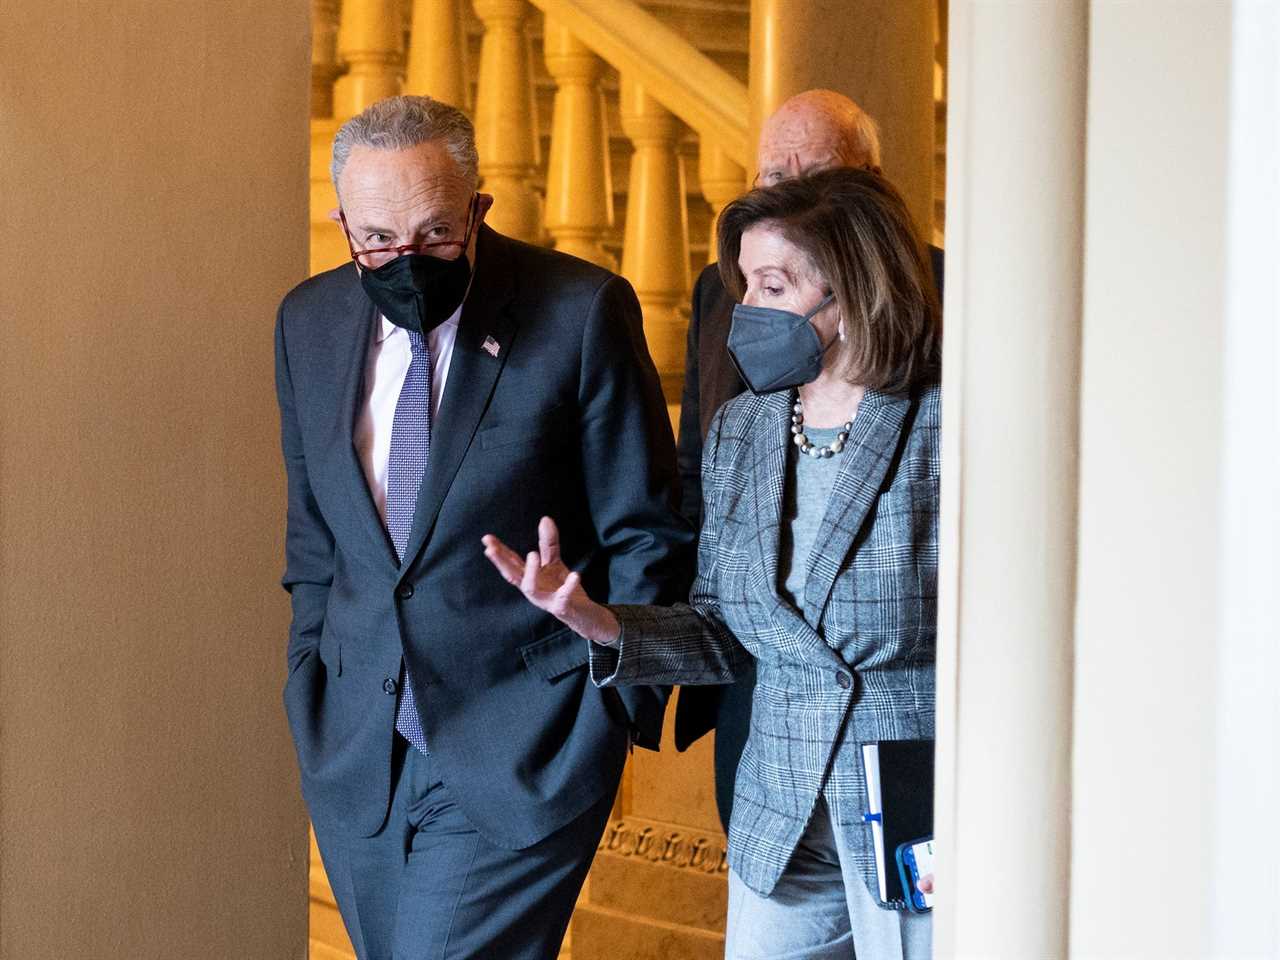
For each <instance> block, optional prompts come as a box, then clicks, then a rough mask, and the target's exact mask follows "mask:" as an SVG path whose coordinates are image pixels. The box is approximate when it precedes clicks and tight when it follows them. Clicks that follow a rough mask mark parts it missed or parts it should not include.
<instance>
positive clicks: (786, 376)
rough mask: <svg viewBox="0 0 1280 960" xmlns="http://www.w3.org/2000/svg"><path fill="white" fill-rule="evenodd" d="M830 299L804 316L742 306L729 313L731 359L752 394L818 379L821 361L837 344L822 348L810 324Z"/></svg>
mask: <svg viewBox="0 0 1280 960" xmlns="http://www.w3.org/2000/svg"><path fill="white" fill-rule="evenodd" d="M834 299H835V294H834V293H829V294H827V296H826V298H825V299H824V300H823V301H822V302H821V303H819V304H818V305H817V306H816V307H814V308H813V309H812V310H810V311H809V312H808V313H806V314H804V315H803V316H802V315H800V314H798V313H792V312H791V311H790V310H777V309H775V308H773V307H749V306H747V305H746V304H743V303H739V304H737V305H736V306H735V307H734V308H733V319H732V321H731V322H730V324H729V357H730V359H732V360H733V365H734V366H735V367H737V368H738V375H739V376H740V377H742V380H743V382H744V383H745V384H746V385H747V387H748V388H749V389H750V390H751V392H752V393H754V394H756V395H757V396H759V395H760V394H763V393H773V392H775V391H777V390H789V389H790V388H792V387H798V386H800V384H802V383H809V382H811V381H813V380H817V379H818V374H820V373H821V372H822V356H823V354H825V353H826V352H827V350H828V349H830V347H831V343H835V340H834V339H833V340H832V341H831V343H829V344H827V345H826V346H825V347H824V346H823V345H822V342H821V341H820V340H818V332H817V331H816V330H814V329H813V324H811V323H810V322H809V320H810V318H811V317H813V316H815V315H816V314H817V313H818V312H819V311H821V310H822V309H823V308H824V307H825V306H826V305H827V304H829V303H830V302H831V301H832V300H834Z"/></svg>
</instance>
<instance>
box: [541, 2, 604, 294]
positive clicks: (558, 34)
mask: <svg viewBox="0 0 1280 960" xmlns="http://www.w3.org/2000/svg"><path fill="white" fill-rule="evenodd" d="M542 46H543V50H544V52H545V55H546V61H547V70H548V72H550V74H551V76H553V77H554V78H555V80H556V102H555V113H554V116H553V119H552V124H551V157H550V160H549V163H548V167H547V231H548V232H549V233H550V234H551V235H552V236H553V237H555V241H556V249H557V250H562V251H564V252H565V253H571V254H573V255H574V256H575V257H581V258H582V259H583V260H589V261H591V262H592V263H598V264H600V266H602V267H606V268H607V269H609V270H616V269H617V261H616V260H614V258H613V256H612V255H611V254H610V253H609V252H608V251H607V250H605V249H604V247H603V246H602V245H601V244H602V242H603V240H604V239H605V237H606V236H607V235H608V232H609V227H610V226H611V225H612V223H613V182H612V179H611V177H610V172H609V133H608V130H607V129H606V121H605V112H604V92H603V91H602V90H601V89H600V76H601V74H602V73H603V72H604V63H603V61H601V60H600V58H599V57H597V56H596V55H595V54H594V53H592V52H591V50H590V49H589V48H588V47H587V46H586V44H584V43H583V42H582V41H581V40H579V39H578V38H577V37H575V36H574V35H573V34H571V33H570V32H569V31H568V30H567V29H565V28H564V27H563V26H561V25H560V24H559V23H556V22H554V21H553V20H552V19H551V18H549V17H548V18H547V20H546V24H545V26H544V27H543V31H542Z"/></svg>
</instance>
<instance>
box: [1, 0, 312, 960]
mask: <svg viewBox="0 0 1280 960" xmlns="http://www.w3.org/2000/svg"><path fill="white" fill-rule="evenodd" d="M4 20H5V23H6V28H5V29H4V30H3V31H0V114H2V116H3V119H2V121H0V193H2V194H3V197H2V200H0V209H2V210H3V214H0V220H2V221H3V233H4V237H5V241H6V243H5V247H6V256H5V257H4V258H3V260H0V337H2V339H0V343H2V344H3V346H2V347H0V643H2V644H3V650H2V653H0V671H2V672H0V931H2V933H0V958H3V960H18V958H21V960H41V958H59V960H67V958H116V957H121V958H123V957H129V958H150V957H156V958H161V957H163V958H173V957H210V958H212V957H217V958H224V957H225V958H233V957H234V958H242V957H243V958H267V957H270V958H289V957H300V956H302V955H303V950H304V945H305V941H306V886H305V883H306V864H307V849H306V825H305V819H304V815H303V811H302V807H301V804H300V802H299V799H298V793H297V784H296V774H295V772H294V763H293V759H292V752H291V750H290V747H289V743H288V738H287V734H286V730H285V724H284V720H283V711H282V709H281V706H280V698H279V689H280V685H281V681H282V673H283V663H282V657H283V649H284V643H285V628H286V623H287V609H286V608H287V604H286V600H285V597H284V595H283V593H282V592H281V591H280V589H279V588H278V586H277V585H276V580H277V577H278V575H279V569H280V565H281V560H280V557H281V543H280V539H281V537H280V530H281V523H282V511H283V484H282V476H281V470H280V467H279V456H278V453H277V449H276V426H275V412H274V400H273V393H272V387H271V376H272V364H271V325H272V320H273V316H274V313H273V310H274V306H275V303H276V302H277V301H278V299H279V297H280V295H281V294H282V293H283V292H284V291H285V290H287V289H288V287H289V286H290V285H292V284H293V283H294V282H296V281H297V280H299V279H301V278H302V277H303V276H305V274H306V268H307V248H306V243H307V207H306V200H307V196H306V189H307V167H306V164H307V157H306V150H307V126H306V125H307V99H306V98H307V88H308V56H309V52H310V51H309V42H310V37H309V33H308V25H307V5H306V3H304V2H303V0H285V2H279V3H270V4H261V3H254V2H250V0H220V2H218V3H208V2H205V0H180V2H179V0H166V2H141V0H133V2H125V3H90V4H85V3H71V4H57V3H48V2H46V0H8V2H7V3H6V4H5V10H4ZM14 25H17V26H18V28H17V29H10V28H12V27H13V26H14Z"/></svg>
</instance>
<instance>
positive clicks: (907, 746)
mask: <svg viewBox="0 0 1280 960" xmlns="http://www.w3.org/2000/svg"><path fill="white" fill-rule="evenodd" d="M876 747H877V750H876V753H877V755H878V757H879V762H880V772H879V784H880V824H881V827H882V829H883V831H884V849H883V851H877V852H876V872H877V873H879V874H880V879H881V880H882V881H883V884H882V887H883V889H884V891H885V894H886V896H885V902H886V903H892V904H905V903H906V891H904V890H903V889H902V880H901V878H900V877H899V876H898V867H897V861H896V859H895V854H896V853H897V850H898V847H899V846H900V845H901V844H904V843H910V842H911V841H913V840H919V839H920V838H921V837H931V836H933V741H932V740H881V741H879V742H878V743H877V744H876ZM868 785H870V777H868ZM868 799H870V800H871V801H872V803H873V804H874V799H872V798H868Z"/></svg>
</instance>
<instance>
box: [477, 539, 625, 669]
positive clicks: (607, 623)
mask: <svg viewBox="0 0 1280 960" xmlns="http://www.w3.org/2000/svg"><path fill="white" fill-rule="evenodd" d="M480 542H481V543H483V544H484V555H485V556H486V557H488V558H489V562H490V563H492V564H493V565H494V567H496V568H497V570H498V573H500V574H501V575H502V578H503V579H504V580H506V581H507V583H509V584H511V585H512V586H513V587H516V588H517V589H519V590H520V592H521V593H523V594H524V596H525V599H526V600H528V601H529V602H530V603H532V604H533V605H534V606H535V607H537V608H538V609H539V610H545V611H547V613H549V614H551V615H552V616H553V617H555V618H556V619H557V620H559V621H560V622H561V623H563V624H565V626H567V627H570V628H571V629H573V630H574V631H575V632H577V633H579V634H581V635H582V636H584V637H586V638H587V639H588V640H592V641H594V642H596V643H599V644H603V645H605V646H616V645H617V640H618V634H619V633H620V632H621V627H620V626H619V624H618V620H617V618H616V617H614V615H613V613H612V612H610V610H609V608H608V607H603V606H601V605H600V604H598V603H596V602H595V601H594V600H592V599H591V598H590V597H588V596H587V592H586V591H585V590H584V589H582V580H581V578H580V577H579V576H578V574H577V573H576V572H575V571H572V570H570V569H569V568H568V567H566V566H565V565H564V561H563V560H561V559H560V531H559V529H558V528H557V527H556V525H555V521H554V520H552V519H551V518H550V517H543V518H542V520H541V521H539V523H538V549H537V550H531V551H530V552H529V554H528V556H526V557H525V558H524V559H523V560H522V559H521V558H520V554H518V553H516V552H515V551H514V550H512V549H511V548H510V547H508V546H507V545H506V544H505V543H503V542H502V541H501V540H499V539H498V538H497V537H495V536H494V535H493V534H491V533H490V534H485V536H483V537H481V538H480Z"/></svg>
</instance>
